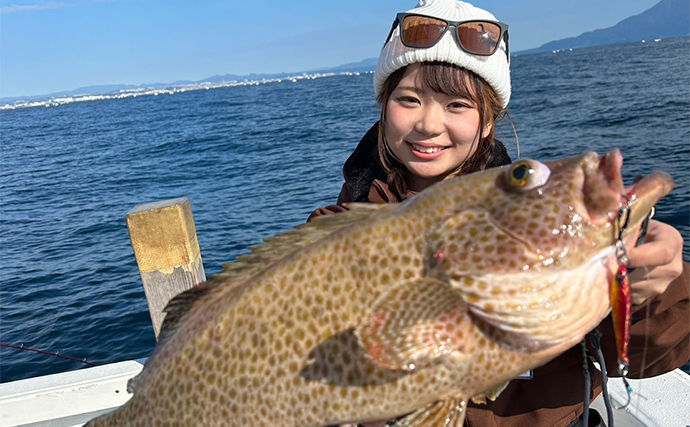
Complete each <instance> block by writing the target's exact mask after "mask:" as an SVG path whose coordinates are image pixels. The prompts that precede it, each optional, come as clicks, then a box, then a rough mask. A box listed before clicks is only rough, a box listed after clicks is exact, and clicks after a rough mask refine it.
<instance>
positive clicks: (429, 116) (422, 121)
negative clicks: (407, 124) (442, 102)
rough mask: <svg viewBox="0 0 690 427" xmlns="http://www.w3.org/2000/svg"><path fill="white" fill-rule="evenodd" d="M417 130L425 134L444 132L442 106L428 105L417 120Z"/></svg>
mask: <svg viewBox="0 0 690 427" xmlns="http://www.w3.org/2000/svg"><path fill="white" fill-rule="evenodd" d="M415 130H416V131H417V132H419V133H422V134H424V135H430V136H432V135H439V134H441V133H443V111H441V108H440V106H437V105H427V106H425V107H424V111H423V112H422V115H421V116H420V117H419V120H418V121H417V125H416V126H415Z"/></svg>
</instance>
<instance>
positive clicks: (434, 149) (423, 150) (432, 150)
mask: <svg viewBox="0 0 690 427" xmlns="http://www.w3.org/2000/svg"><path fill="white" fill-rule="evenodd" d="M410 145H412V148H414V149H415V150H417V151H419V152H421V153H426V154H431V153H438V152H439V151H441V150H443V148H444V147H422V146H421V145H416V144H410Z"/></svg>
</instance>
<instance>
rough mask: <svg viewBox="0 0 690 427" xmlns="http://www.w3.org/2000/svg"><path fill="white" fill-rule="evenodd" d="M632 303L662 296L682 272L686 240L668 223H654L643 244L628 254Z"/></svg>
mask: <svg viewBox="0 0 690 427" xmlns="http://www.w3.org/2000/svg"><path fill="white" fill-rule="evenodd" d="M628 257H629V258H630V264H629V267H630V268H635V271H633V272H632V273H630V276H629V278H630V292H631V297H632V303H633V304H635V305H637V304H642V303H643V302H645V301H646V300H648V299H649V298H653V297H655V296H657V295H660V294H662V293H663V292H664V291H665V290H666V288H667V287H668V285H669V284H670V283H671V282H672V281H673V280H675V279H676V278H677V277H678V276H680V274H681V273H682V272H683V237H681V235H680V233H679V232H678V230H676V229H675V228H673V227H672V226H670V225H668V224H664V223H663V222H659V221H656V220H651V221H650V222H649V229H648V231H647V237H646V238H645V241H644V244H642V245H640V246H638V247H636V248H634V249H631V250H630V251H629V252H628Z"/></svg>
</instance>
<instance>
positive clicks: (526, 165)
mask: <svg viewBox="0 0 690 427" xmlns="http://www.w3.org/2000/svg"><path fill="white" fill-rule="evenodd" d="M549 175H551V170H550V169H549V168H548V166H546V165H545V164H543V163H541V162H537V161H534V160H520V161H517V162H515V163H513V164H512V165H511V166H510V168H508V182H509V183H510V186H511V187H513V188H515V189H521V190H529V189H532V188H536V187H541V186H542V185H544V184H546V181H548V179H549Z"/></svg>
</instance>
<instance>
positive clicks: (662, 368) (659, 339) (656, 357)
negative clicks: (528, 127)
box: [309, 125, 690, 427]
mask: <svg viewBox="0 0 690 427" xmlns="http://www.w3.org/2000/svg"><path fill="white" fill-rule="evenodd" d="M377 129H378V125H374V127H372V128H371V129H370V130H369V131H368V132H367V133H366V135H364V137H363V138H362V140H361V141H360V143H359V145H358V146H357V148H356V149H355V151H354V152H353V153H352V155H351V156H350V158H349V159H348V160H347V162H346V163H345V167H344V169H343V174H344V176H345V184H343V188H342V191H341V193H340V196H339V197H338V202H337V204H336V205H332V206H328V207H326V208H321V209H317V210H316V211H314V213H312V215H311V216H310V217H309V218H310V219H311V218H312V217H314V216H319V215H327V214H332V213H337V212H342V211H344V210H346V208H345V207H343V203H347V202H371V203H396V202H400V201H401V200H398V198H396V197H395V196H394V195H393V193H392V192H391V191H389V190H388V186H387V185H386V183H385V182H386V174H385V172H384V171H383V169H382V167H381V165H380V162H379V160H378V153H377V151H376V144H377ZM495 149H496V152H495V153H494V162H493V163H492V164H490V165H489V167H493V166H499V165H502V164H508V163H510V158H509V157H508V154H507V153H506V150H505V147H504V146H503V144H501V143H500V142H498V141H497V144H496V148H495ZM412 195H413V194H412V193H410V194H408V195H406V196H405V197H404V198H407V197H410V196H412ZM404 198H403V199H404ZM689 292H690V268H689V266H688V264H687V263H684V264H683V274H682V275H681V276H680V277H679V278H678V279H676V280H675V281H674V282H672V283H671V284H670V285H669V287H668V288H667V289H666V291H665V292H664V293H663V294H661V295H659V296H657V297H655V298H653V299H652V300H651V301H649V302H648V305H647V304H644V305H641V306H637V307H633V316H632V325H631V339H630V345H629V353H630V354H629V356H630V367H631V369H630V374H629V375H628V376H629V377H630V378H640V377H641V372H640V368H641V367H642V361H643V360H644V376H645V377H652V376H656V375H659V374H663V373H665V372H668V371H671V370H673V369H675V368H678V367H680V366H682V365H684V364H685V363H687V362H688V359H689V358H690V296H689V294H688V293H689ZM647 314H648V315H647ZM599 329H600V330H601V332H602V334H603V336H602V338H601V345H602V349H603V352H604V356H605V359H606V364H607V366H608V368H609V375H610V376H613V374H614V372H615V367H616V366H617V353H616V346H615V338H614V334H613V324H612V322H611V317H610V316H609V317H607V318H606V319H604V321H602V323H601V324H600V325H599ZM589 365H590V366H589V372H590V377H591V385H592V392H591V396H592V399H594V398H595V397H596V396H598V395H599V394H600V393H601V388H602V385H601V375H600V373H599V371H598V370H596V368H595V367H594V365H593V364H592V363H591V362H589ZM584 387H585V377H584V374H583V365H582V352H581V349H580V346H575V347H573V348H571V349H570V350H568V351H566V352H565V353H564V354H562V355H561V356H559V357H557V358H556V359H554V360H552V361H551V362H549V363H547V364H546V365H544V366H542V367H541V368H538V369H535V370H534V373H533V378H532V379H529V380H520V379H516V380H513V381H511V382H510V383H509V385H508V387H507V388H506V389H505V390H504V391H503V392H502V393H501V394H500V396H499V397H498V399H496V401H494V402H491V401H489V402H488V403H487V404H486V405H484V404H479V405H478V404H473V403H470V404H469V407H468V409H467V418H466V425H469V426H470V427H475V426H477V427H525V426H530V427H531V426H555V427H566V426H569V425H570V424H571V423H572V422H573V421H575V420H576V419H577V418H578V417H579V416H580V415H581V414H582V411H583V399H584V393H585V389H584Z"/></svg>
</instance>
